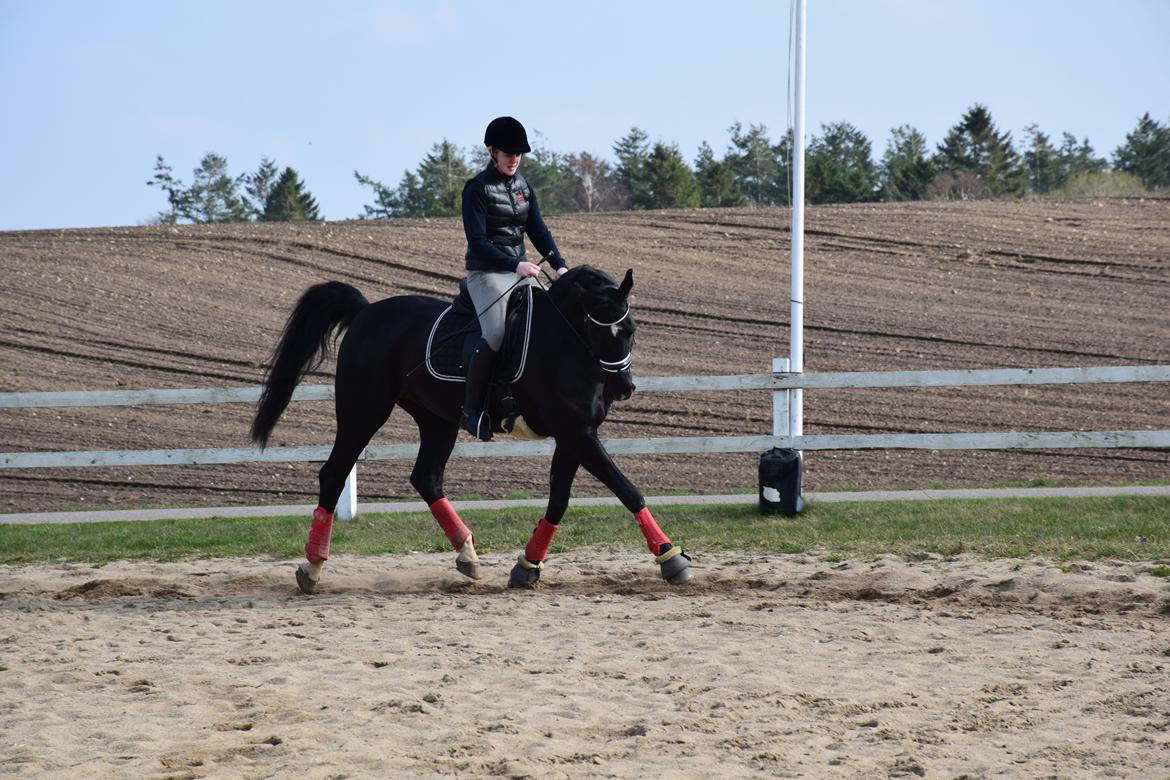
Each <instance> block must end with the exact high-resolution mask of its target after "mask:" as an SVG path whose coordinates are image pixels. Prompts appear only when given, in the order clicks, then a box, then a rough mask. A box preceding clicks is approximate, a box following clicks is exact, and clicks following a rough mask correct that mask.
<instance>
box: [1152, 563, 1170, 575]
mask: <svg viewBox="0 0 1170 780" xmlns="http://www.w3.org/2000/svg"><path fill="white" fill-rule="evenodd" d="M1149 573H1150V574H1152V575H1154V576H1155V577H1170V566H1154V567H1153V568H1151V569H1150V570H1149Z"/></svg>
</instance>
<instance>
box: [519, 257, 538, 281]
mask: <svg viewBox="0 0 1170 780" xmlns="http://www.w3.org/2000/svg"><path fill="white" fill-rule="evenodd" d="M538 273H540V267H539V266H537V265H536V264H535V263H530V262H528V261H527V260H523V261H521V262H520V263H519V264H517V266H516V275H517V276H519V277H520V278H524V277H527V276H536V275H537V274H538Z"/></svg>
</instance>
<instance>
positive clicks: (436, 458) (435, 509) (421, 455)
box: [403, 403, 480, 580]
mask: <svg viewBox="0 0 1170 780" xmlns="http://www.w3.org/2000/svg"><path fill="white" fill-rule="evenodd" d="M403 408H404V409H406V411H407V412H409V413H410V415H411V416H412V417H414V421H415V422H416V423H418V435H419V446H418V457H417V458H416V459H415V462H414V470H413V471H411V472H410V484H411V485H413V486H414V489H415V490H417V491H418V494H419V495H420V496H422V499H423V501H426V502H427V506H428V507H429V508H430V510H431V515H433V516H434V518H435V520H436V521H438V523H439V527H441V528H442V529H443V533H445V534H446V535H447V539H448V540H449V541H450V542H451V546H452V547H453V548H455V550H456V552H457V553H458V556H457V557H456V558H455V568H456V569H457V570H458V571H459V573H460V574H463V575H466V576H468V577H471V578H472V579H473V580H478V579H479V576H480V575H479V556H478V555H476V553H475V538H474V536H473V535H472V533H471V529H469V528H468V527H467V526H466V525H464V524H463V520H462V519H461V518H460V517H459V513H458V512H456V511H455V507H453V506H451V502H450V501H448V500H447V497H446V496H445V495H444V494H443V473H444V472H445V471H446V469H447V460H448V459H449V458H450V457H451V450H453V449H455V439H456V438H458V436H459V427H458V426H457V425H456V424H455V423H453V422H450V421H449V420H444V419H443V418H442V417H439V416H438V415H436V414H434V413H433V412H430V411H427V410H426V409H424V408H422V407H416V406H414V405H407V404H405V403H404V404H403Z"/></svg>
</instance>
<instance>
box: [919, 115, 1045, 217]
mask: <svg viewBox="0 0 1170 780" xmlns="http://www.w3.org/2000/svg"><path fill="white" fill-rule="evenodd" d="M1011 138H1012V137H1011V133H1009V132H1003V133H1000V132H999V131H998V130H997V129H996V127H995V123H994V122H993V121H992V118H991V112H990V111H988V110H987V108H986V107H985V106H982V105H980V104H978V103H976V104H975V105H974V106H972V107H971V109H970V110H968V111H967V113H966V114H964V115H963V119H962V121H961V122H960V123H959V124H958V125H955V126H954V127H952V128H951V129H950V130H949V131H948V132H947V135H946V138H945V139H943V142H942V143H941V144H939V146H938V154H937V155H936V156H935V159H934V163H935V167H937V168H938V170H939V171H940V172H942V173H946V174H951V175H952V176H958V175H959V174H963V173H970V174H974V176H976V177H977V178H978V179H979V181H980V182H981V183H982V184H983V185H984V186H985V187H986V188H987V190H988V191H989V192H990V193H991V194H992V195H993V196H1003V195H1018V194H1020V193H1021V192H1022V191H1023V187H1024V183H1025V178H1026V177H1025V172H1024V168H1023V166H1022V165H1021V163H1020V155H1019V154H1018V153H1017V152H1016V150H1015V149H1014V148H1013V147H1012V142H1011Z"/></svg>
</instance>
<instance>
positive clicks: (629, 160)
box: [613, 127, 651, 209]
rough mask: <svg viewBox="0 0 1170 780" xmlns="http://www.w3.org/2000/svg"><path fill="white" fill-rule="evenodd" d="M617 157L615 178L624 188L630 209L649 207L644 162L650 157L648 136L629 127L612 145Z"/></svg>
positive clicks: (639, 130)
mask: <svg viewBox="0 0 1170 780" xmlns="http://www.w3.org/2000/svg"><path fill="white" fill-rule="evenodd" d="M613 153H614V156H616V157H617V161H618V164H617V171H616V172H617V178H618V182H620V184H621V186H622V188H623V189H624V190H625V193H626V199H627V202H628V204H629V207H630V208H632V209H645V208H651V206H650V205H649V204H650V192H649V182H648V181H647V178H646V164H647V162H648V161H649V159H650V138H649V136H647V135H646V132H645V131H644V130H642V129H641V128H638V127H632V128H630V132H628V133H626V135H625V137H624V138H622V139H621V140H619V141H618V142H617V143H616V144H614V145H613Z"/></svg>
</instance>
